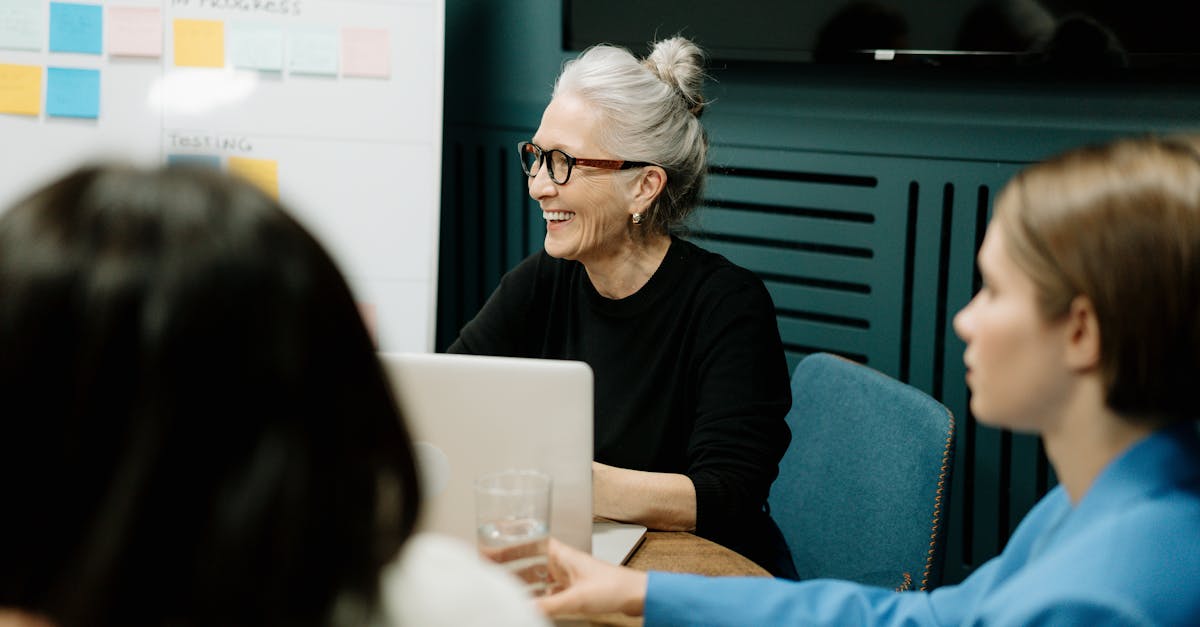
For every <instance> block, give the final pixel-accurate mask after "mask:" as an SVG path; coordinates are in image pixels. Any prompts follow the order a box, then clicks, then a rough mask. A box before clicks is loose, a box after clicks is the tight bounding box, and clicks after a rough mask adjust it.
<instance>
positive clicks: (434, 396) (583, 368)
mask: <svg viewBox="0 0 1200 627" xmlns="http://www.w3.org/2000/svg"><path fill="white" fill-rule="evenodd" d="M380 359H381V360H382V361H383V364H384V367H385V370H386V371H387V373H388V376H389V378H390V380H391V383H392V389H393V391H394V392H395V395H396V400H397V402H398V404H399V405H400V410H401V412H402V414H403V415H404V419H405V421H406V423H407V425H408V427H409V429H410V431H411V433H412V438H413V441H414V448H415V449H416V456H417V464H418V467H419V468H418V471H419V472H420V474H421V483H422V488H423V489H424V499H423V501H422V512H421V515H420V517H419V519H418V522H417V528H418V529H419V530H422V531H435V532H438V533H444V534H447V535H451V536H455V537H458V538H460V539H462V540H463V541H465V542H469V543H471V544H472V545H473V544H474V543H475V500H474V492H473V483H474V481H475V477H477V476H479V475H482V474H485V473H489V472H494V471H497V470H504V469H506V468H535V469H538V470H541V471H543V472H546V473H548V474H549V475H550V476H551V477H553V488H552V495H551V511H550V534H551V535H552V536H553V537H555V538H557V539H559V540H560V541H562V542H565V543H566V544H569V545H571V546H573V547H575V548H578V549H580V550H583V551H592V550H593V542H594V546H595V548H596V549H597V551H596V552H594V553H593V554H595V555H596V556H597V557H600V558H601V559H605V560H606V561H609V562H612V563H618V564H619V563H623V562H624V561H625V560H627V559H628V557H629V555H631V554H632V553H633V551H634V549H636V547H637V545H638V544H639V543H640V542H641V539H642V536H643V534H644V533H645V530H646V528H645V527H642V526H641V525H624V524H621V523H608V522H597V523H596V524H595V526H593V518H592V433H593V431H592V407H593V398H592V395H593V391H592V370H591V368H590V367H588V365H587V364H585V363H583V362H578V361H562V360H550V359H522V358H512V357H481V356H473V355H445V354H438V353H382V354H380ZM593 527H594V528H593Z"/></svg>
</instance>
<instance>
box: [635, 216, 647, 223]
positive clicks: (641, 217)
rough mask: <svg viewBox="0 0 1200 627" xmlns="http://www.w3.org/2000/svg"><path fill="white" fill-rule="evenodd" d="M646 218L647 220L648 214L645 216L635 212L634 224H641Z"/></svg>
mask: <svg viewBox="0 0 1200 627" xmlns="http://www.w3.org/2000/svg"><path fill="white" fill-rule="evenodd" d="M645 220H646V216H644V215H642V214H640V213H635V214H633V223H634V224H641V223H642V222H644V221H645Z"/></svg>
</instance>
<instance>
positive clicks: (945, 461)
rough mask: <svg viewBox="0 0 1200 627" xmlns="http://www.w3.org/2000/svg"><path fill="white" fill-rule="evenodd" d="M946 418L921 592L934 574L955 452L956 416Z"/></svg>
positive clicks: (926, 587)
mask: <svg viewBox="0 0 1200 627" xmlns="http://www.w3.org/2000/svg"><path fill="white" fill-rule="evenodd" d="M946 416H947V417H948V418H949V419H950V424H949V425H948V426H947V428H946V443H945V446H944V447H943V448H942V467H941V469H940V470H939V471H938V482H937V496H936V497H934V499H933V522H932V525H931V528H930V533H929V551H927V552H926V554H925V572H924V573H923V574H922V576H921V587H920V588H919V589H920V590H928V589H929V576H930V575H931V574H932V572H933V562H934V557H935V556H936V553H937V539H938V532H939V531H941V527H942V515H943V513H944V512H943V507H942V500H943V495H944V494H945V492H946V474H947V473H948V472H949V469H950V463H951V461H950V455H951V451H953V450H954V414H953V413H951V412H950V410H949V409H947V410H946ZM906 574H907V573H906Z"/></svg>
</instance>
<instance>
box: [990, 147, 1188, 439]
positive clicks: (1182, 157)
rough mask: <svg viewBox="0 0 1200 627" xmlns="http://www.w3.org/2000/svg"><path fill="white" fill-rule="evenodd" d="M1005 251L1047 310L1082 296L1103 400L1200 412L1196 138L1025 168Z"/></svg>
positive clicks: (1009, 208) (1003, 207) (1138, 408)
mask: <svg viewBox="0 0 1200 627" xmlns="http://www.w3.org/2000/svg"><path fill="white" fill-rule="evenodd" d="M995 220H996V223H997V224H998V226H999V227H1000V228H1001V229H1002V231H1003V233H1004V237H1005V242H1006V251H1007V252H1008V254H1009V256H1010V257H1012V259H1013V261H1014V262H1015V263H1016V264H1017V266H1018V267H1020V268H1021V269H1022V270H1023V271H1024V272H1025V273H1026V274H1028V275H1029V277H1030V278H1031V279H1032V280H1033V282H1034V284H1035V285H1036V286H1037V292H1038V301H1039V302H1038V305H1039V309H1040V310H1041V312H1042V314H1043V315H1044V316H1045V317H1046V318H1047V319H1056V318H1059V317H1061V316H1062V315H1064V314H1066V313H1067V311H1068V310H1069V308H1070V306H1071V303H1072V301H1073V300H1074V299H1075V298H1076V297H1078V296H1084V297H1086V298H1087V299H1088V300H1089V301H1090V302H1091V303H1092V306H1093V307H1094V308H1095V311H1096V317H1097V320H1098V324H1099V327H1100V334H1101V357H1100V359H1101V365H1100V367H1101V373H1102V376H1103V381H1104V385H1105V394H1106V402H1107V404H1108V405H1109V407H1111V408H1112V409H1114V410H1115V411H1118V412H1121V413H1123V414H1125V415H1127V416H1144V417H1149V418H1153V419H1156V420H1161V419H1167V420H1181V419H1190V418H1194V417H1195V415H1196V414H1195V409H1194V407H1193V403H1192V402H1191V400H1190V395H1191V394H1190V392H1189V390H1190V388H1191V386H1192V385H1194V383H1195V381H1196V380H1197V379H1198V378H1200V368H1198V367H1197V360H1198V359H1200V141H1197V139H1196V138H1194V137H1176V138H1168V139H1158V138H1142V139H1124V140H1119V141H1115V142H1112V143H1109V144H1106V145H1101V146H1090V147H1085V148H1080V149H1077V150H1073V151H1070V152H1068V153H1065V154H1063V155H1060V156H1058V157H1055V158H1053V159H1051V160H1048V161H1046V162H1043V163H1040V164H1037V165H1034V166H1032V167H1030V168H1028V169H1026V170H1025V171H1023V172H1021V173H1020V174H1018V175H1017V177H1016V178H1014V179H1013V180H1012V181H1011V182H1010V183H1009V184H1008V185H1007V186H1005V188H1004V189H1003V190H1002V191H1001V192H1000V194H999V196H998V197H997V199H996V211H995Z"/></svg>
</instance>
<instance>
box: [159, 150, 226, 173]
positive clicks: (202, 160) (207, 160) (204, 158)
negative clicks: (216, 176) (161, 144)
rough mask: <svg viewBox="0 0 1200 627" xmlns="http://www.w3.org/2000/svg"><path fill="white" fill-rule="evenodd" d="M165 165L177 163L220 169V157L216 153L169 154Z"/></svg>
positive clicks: (186, 165)
mask: <svg viewBox="0 0 1200 627" xmlns="http://www.w3.org/2000/svg"><path fill="white" fill-rule="evenodd" d="M167 165H177V166H183V167H189V168H212V169H214V170H220V169H221V158H220V157H218V156H217V155H193V154H180V153H175V154H169V155H167Z"/></svg>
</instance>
